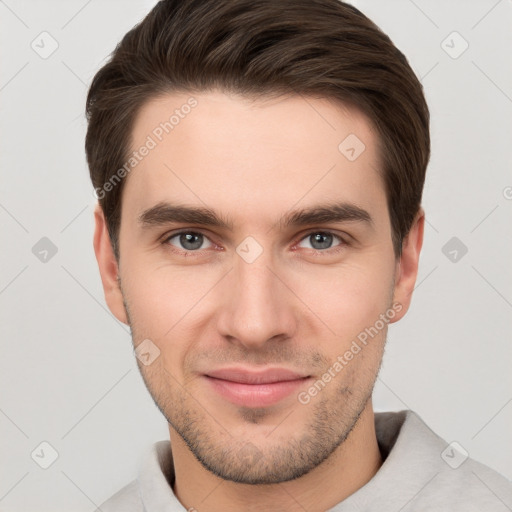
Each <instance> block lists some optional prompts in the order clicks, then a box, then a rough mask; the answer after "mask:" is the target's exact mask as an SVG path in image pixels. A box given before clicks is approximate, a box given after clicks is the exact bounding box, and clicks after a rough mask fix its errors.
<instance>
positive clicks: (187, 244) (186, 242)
mask: <svg viewBox="0 0 512 512" xmlns="http://www.w3.org/2000/svg"><path fill="white" fill-rule="evenodd" d="M202 236H203V235H201V234H199V233H184V234H182V235H180V243H181V245H182V246H183V247H184V248H185V249H190V250H194V249H199V247H201V244H202ZM194 239H195V241H194Z"/></svg>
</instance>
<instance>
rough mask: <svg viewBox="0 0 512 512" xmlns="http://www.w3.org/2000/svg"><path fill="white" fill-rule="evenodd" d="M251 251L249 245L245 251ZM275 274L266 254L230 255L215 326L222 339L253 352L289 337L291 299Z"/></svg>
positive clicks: (267, 253) (277, 271)
mask: <svg viewBox="0 0 512 512" xmlns="http://www.w3.org/2000/svg"><path fill="white" fill-rule="evenodd" d="M241 246H242V244H241ZM242 248H244V247H243V246H242ZM246 248H247V247H246ZM253 249H254V248H251V247H250V246H249V251H251V250H253ZM237 252H238V251H237ZM252 256H253V257H254V254H253V255H252ZM275 274H279V270H278V269H277V268H275V265H274V264H273V258H272V255H271V253H270V251H268V252H267V251H262V252H260V254H259V255H258V256H257V257H256V258H255V259H252V258H244V255H243V253H242V255H240V254H235V255H234V259H233V271H232V272H230V274H229V280H228V282H226V284H225V286H226V292H225V293H226V298H225V301H223V308H222V310H223V311H222V312H221V322H220V325H219V327H220V329H221V333H222V334H223V335H224V336H228V337H229V338H230V339H232V340H234V339H236V340H237V341H238V342H239V343H240V344H242V345H245V346H246V348H253V349H255V348H258V347H261V346H263V345H264V344H265V343H266V342H267V341H268V340H270V339H271V338H274V337H276V336H279V335H280V336H282V337H283V338H284V337H289V336H291V335H292V334H293V330H294V319H293V311H292V309H293V305H292V304H291V298H290V297H288V298H287V297H286V293H285V292H286V290H283V288H285V287H284V285H283V283H281V282H280V279H278V278H277V277H276V275H275Z"/></svg>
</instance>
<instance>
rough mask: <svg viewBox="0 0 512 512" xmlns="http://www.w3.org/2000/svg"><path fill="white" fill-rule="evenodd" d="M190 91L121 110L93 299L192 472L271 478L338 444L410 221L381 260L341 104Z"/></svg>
mask: <svg viewBox="0 0 512 512" xmlns="http://www.w3.org/2000/svg"><path fill="white" fill-rule="evenodd" d="M190 98H191V95H188V94H169V95H167V96H164V97H160V98H157V99H154V100H152V101H150V102H148V103H147V104H145V105H144V107H143V108H142V110H141V111H140V113H139V115H138V117H137V119H136V122H135V125H134V129H133V138H132V149H133V150H134V151H135V150H139V148H141V147H142V146H144V145H146V147H147V146H148V145H149V146H152V147H151V148H150V149H149V150H148V151H140V153H146V155H145V156H143V157H142V158H141V159H140V161H137V163H136V165H135V167H134V168H133V170H131V171H130V173H129V175H128V176H127V177H126V178H125V179H126V182H125V188H124V191H123V204H122V215H121V228H120V235H119V242H120V255H121V256H120V262H119V268H117V266H116V262H115V261H114V259H113V256H112V252H111V248H109V247H110V246H109V242H108V237H107V236H106V228H105V224H104V220H103V218H102V215H101V212H100V211H99V210H98V211H97V214H96V220H97V230H96V236H95V248H96V254H97V257H98V261H99V263H100V271H101V273H102V280H103V284H104V287H105V292H106V298H107V303H108V305H109V307H110V309H111V310H112V311H113V312H114V314H115V315H116V316H117V317H118V318H119V319H120V320H121V321H123V322H126V323H129V325H130V327H131V330H132V337H133V343H134V346H135V347H139V346H140V347H142V348H143V352H144V354H146V355H145V358H146V361H141V360H139V359H138V364H139V368H140V371H141V374H142V376H143V378H144V381H145V383H146V385H147V387H148V389H149V392H150V393H151V395H152V397H153V399H154V401H155V403H156V404H157V406H158V407H159V409H160V410H161V411H162V413H163V415H164V416H165V418H166V419H167V421H168V423H169V425H170V429H171V432H172V431H174V432H177V433H178V434H179V435H180V436H181V437H182V439H183V441H184V442H185V443H186V445H187V446H188V447H189V449H190V450H191V452H192V453H193V454H194V455H195V457H196V458H197V459H198V460H199V461H200V462H201V463H202V464H203V466H204V467H205V468H207V469H209V470H210V471H212V472H213V473H215V474H216V475H218V476H220V477H222V478H224V479H228V480H233V481H238V482H244V483H277V482H282V481H287V480H290V479H293V478H297V477H299V476H301V475H303V474H306V473H307V472H309V471H310V470H312V469H313V468H314V467H316V466H317V465H319V464H320V463H321V462H322V461H324V460H325V459H326V458H327V457H328V456H329V455H330V454H331V453H333V451H334V450H336V449H337V448H338V447H340V446H342V443H343V441H344V440H345V438H346V437H347V435H348V434H349V433H350V431H351V430H352V428H353V427H354V425H355V424H356V422H357V420H358V418H359V417H360V415H361V414H362V412H363V411H364V410H365V408H367V407H368V406H369V404H371V402H370V397H371V392H372V389H373V385H374V383H375V379H376V376H377V372H378V369H379V366H380V362H381V358H382V354H383V348H384V343H385V337H386V332H387V324H388V323H391V322H394V321H396V320H398V319H399V318H401V317H402V316H403V314H405V312H406V310H407V307H408V304H409V298H410V293H411V292H412V285H413V283H414V278H415V271H416V267H415V265H416V264H417V255H418V253H419V249H420V246H421V240H420V239H421V235H422V232H421V233H419V235H418V236H416V234H417V233H418V231H414V230H413V231H414V233H416V234H415V235H414V236H415V238H414V239H413V241H412V242H411V244H410V248H408V247H407V245H406V246H405V249H404V253H403V255H402V260H397V259H396V258H395V255H394V253H393V245H392V238H391V227H390V220H389V214H388V210H387V204H386V195H385V190H384V184H383V181H382V179H381V177H380V176H379V173H378V169H379V155H378V151H377V134H376V132H375V131H373V129H372V126H371V124H370V123H369V121H368V120H367V119H366V118H365V117H364V116H363V115H362V114H360V113H359V112H358V111H357V110H354V109H351V108H345V107H341V106H340V105H335V104H334V103H332V102H330V101H328V100H326V99H315V98H307V99H306V98H304V97H302V96H289V97H286V98H280V99H272V100H270V99H266V100H265V101H263V100H261V99H259V100H257V101H256V100H253V101H250V100H249V99H247V98H243V97H240V96H234V95H231V96H230V95H226V94H224V93H222V92H210V93H202V94H194V95H193V98H194V101H192V100H190ZM187 104H188V105H194V106H193V107H191V108H185V107H184V105H187ZM173 112H177V113H176V116H175V119H174V120H172V121H171V122H172V123H173V124H172V128H169V126H170V125H165V124H164V125H162V124H161V123H165V121H169V117H170V115H172V114H173ZM162 126H164V127H166V128H167V132H168V133H167V132H166V130H165V129H163V128H162ZM158 128H160V129H158ZM351 134H352V135H351ZM349 136H350V137H349ZM148 137H149V138H150V139H151V140H152V141H153V142H154V145H153V143H151V142H149V140H150V139H149V138H148ZM347 137H349V138H348V139H347ZM345 139H347V140H346V141H345ZM343 141H345V142H343ZM340 144H341V145H340ZM363 144H364V146H363ZM415 229H416V228H415ZM117 272H119V281H120V287H119V286H118V282H117V280H116V275H117ZM141 343H143V344H142V345H141ZM141 359H143V358H141ZM148 363H149V364H148Z"/></svg>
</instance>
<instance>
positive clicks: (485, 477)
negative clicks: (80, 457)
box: [96, 411, 512, 512]
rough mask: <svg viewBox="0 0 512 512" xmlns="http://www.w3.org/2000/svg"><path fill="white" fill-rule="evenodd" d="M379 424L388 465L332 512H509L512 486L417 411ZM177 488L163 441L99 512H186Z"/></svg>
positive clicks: (384, 416)
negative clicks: (437, 431) (448, 439)
mask: <svg viewBox="0 0 512 512" xmlns="http://www.w3.org/2000/svg"><path fill="white" fill-rule="evenodd" d="M375 426H376V433H377V440H378V443H379V448H380V451H381V454H382V457H383V459H384V463H383V464H382V466H381V467H380V469H379V470H378V471H377V473H376V474H375V475H374V477H373V478H372V479H371V480H370V481H369V482H368V483H367V484H366V485H364V486H363V487H361V488H360V489H358V490H357V491H356V492H355V493H353V494H352V495H350V496H349V497H348V498H346V499H345V500H343V501H342V502H340V503H338V504H337V505H336V506H335V507H334V508H331V509H330V512H349V511H351V512H352V511H368V512H370V511H375V512H377V511H378V512H387V511H389V512H422V511H427V510H429V511H436V512H443V511H446V512H454V511H461V512H462V511H463V512H472V511H475V512H476V511H478V512H511V511H512V483H511V482H509V481H508V480H507V479H506V478H504V477H503V476H501V475H500V474H499V473H497V472H496V471H494V470H492V469H490V468H488V467H487V466H484V465H483V464H480V463H479V462H476V461H474V460H473V459H471V458H470V457H468V456H467V452H466V451H465V450H464V448H463V447H462V446H460V445H459V444H457V443H450V444H448V443H447V442H446V441H444V440H443V439H441V438H440V437H439V436H438V435H436V434H435V433H434V432H433V431H432V430H430V428H429V427H428V426H427V425H426V424H425V423H424V422H423V420H422V419H421V418H420V417H419V416H418V415H417V414H416V413H414V412H413V411H400V412H383V413H376V414H375ZM173 482H174V467H173V461H172V453H171V445H170V442H169V441H168V440H166V441H158V442H157V443H155V444H154V445H153V446H152V447H151V450H150V451H149V452H148V453H147V454H146V455H145V457H144V458H143V459H142V464H141V466H140V469H139V473H138V477H137V479H136V480H134V481H133V482H131V483H129V484H128V485H127V486H125V487H123V488H122V489H121V490H120V491H119V492H117V493H116V494H114V496H112V497H111V498H110V499H109V500H107V501H106V502H105V503H103V504H102V505H101V506H100V508H99V509H97V511H96V512H100V511H101V512H184V511H186V510H187V509H186V508H185V507H184V506H183V505H182V504H181V503H180V502H179V501H178V499H177V498H176V496H175V495H174V492H173V490H172V483H173Z"/></svg>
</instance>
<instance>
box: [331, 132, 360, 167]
mask: <svg viewBox="0 0 512 512" xmlns="http://www.w3.org/2000/svg"><path fill="white" fill-rule="evenodd" d="M365 149H366V146H365V145H364V143H363V141H362V140H361V139H360V138H359V137H358V136H357V135H355V134H354V133H351V134H350V135H348V136H347V137H345V138H344V139H343V140H342V141H341V142H340V144H339V145H338V151H339V152H340V153H341V154H342V155H343V156H344V157H345V158H346V159H347V160H349V161H350V162H353V161H354V160H357V159H358V158H359V156H360V155H361V154H362V153H363V151H364V150H365Z"/></svg>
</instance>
